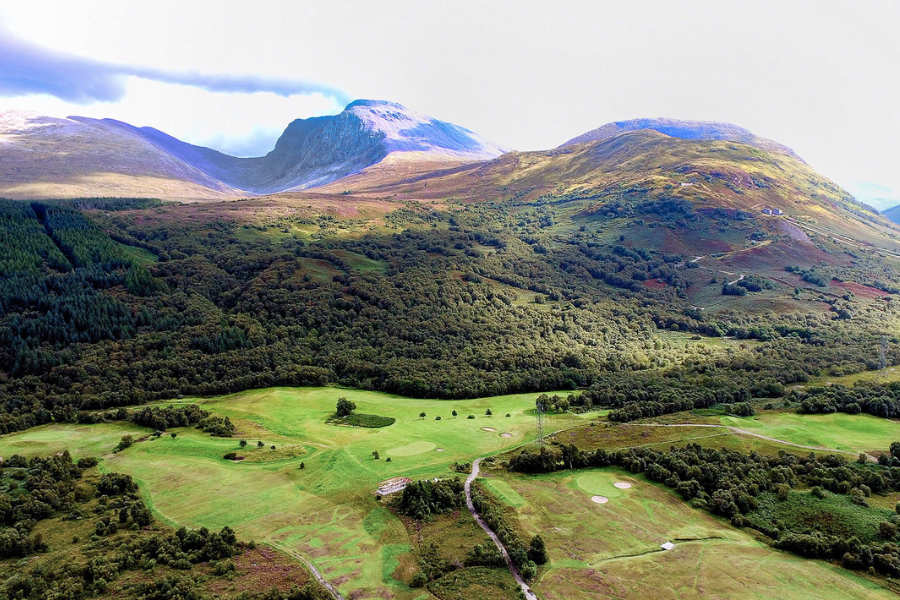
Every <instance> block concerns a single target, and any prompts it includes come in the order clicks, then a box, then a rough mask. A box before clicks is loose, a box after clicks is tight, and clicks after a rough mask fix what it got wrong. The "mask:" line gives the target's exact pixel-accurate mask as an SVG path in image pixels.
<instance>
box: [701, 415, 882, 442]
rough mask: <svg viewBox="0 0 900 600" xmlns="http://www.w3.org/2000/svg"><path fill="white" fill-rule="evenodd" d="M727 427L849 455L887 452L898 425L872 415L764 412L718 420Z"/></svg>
mask: <svg viewBox="0 0 900 600" xmlns="http://www.w3.org/2000/svg"><path fill="white" fill-rule="evenodd" d="M719 422H720V423H721V424H722V425H730V426H733V427H739V428H741V429H746V430H747V431H752V432H754V433H758V434H761V435H765V436H769V437H772V438H776V439H780V440H786V441H789V442H792V443H794V444H802V445H804V446H819V447H823V448H834V449H836V450H845V451H851V452H863V451H871V450H887V448H888V446H890V444H891V442H895V441H897V439H898V437H900V423H898V422H897V421H894V420H891V419H883V418H881V417H874V416H872V415H864V414H861V415H848V414H844V413H834V414H829V415H801V414H798V413H794V412H776V411H766V412H763V413H761V414H759V415H756V416H754V417H728V416H725V417H721V418H720V420H719Z"/></svg>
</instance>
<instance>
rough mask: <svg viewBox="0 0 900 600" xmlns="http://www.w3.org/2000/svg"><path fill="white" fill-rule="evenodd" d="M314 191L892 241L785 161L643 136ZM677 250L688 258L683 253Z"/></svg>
mask: <svg viewBox="0 0 900 600" xmlns="http://www.w3.org/2000/svg"><path fill="white" fill-rule="evenodd" d="M319 191H322V192H332V193H337V192H338V191H344V192H348V191H349V193H351V194H353V195H354V196H362V197H368V198H376V197H389V198H392V199H396V200H403V199H406V200H416V199H421V200H442V199H446V198H453V199H458V200H464V201H468V202H478V201H482V200H489V201H503V202H512V203H516V204H519V203H546V202H557V203H558V202H572V201H578V202H580V203H581V204H583V205H584V208H583V209H582V210H583V211H584V213H585V214H593V213H596V214H601V213H608V214H623V215H624V214H634V211H635V210H643V209H640V207H641V206H649V205H650V204H651V203H667V204H669V205H675V204H678V203H682V202H683V203H685V206H686V207H690V210H694V211H696V210H715V209H722V210H727V211H730V212H731V213H732V214H740V215H741V218H752V219H757V220H759V222H760V223H761V226H762V227H765V228H771V229H772V230H773V231H776V230H781V231H782V232H783V231H784V230H785V227H802V228H804V229H808V230H812V229H815V230H817V231H818V232H819V234H821V235H838V236H845V237H847V238H850V239H852V240H853V241H854V243H863V244H871V243H877V244H879V245H882V246H883V247H887V248H891V249H897V248H898V239H900V238H898V230H897V228H896V227H893V226H892V225H891V224H890V223H889V222H887V221H886V220H885V219H884V218H882V217H881V216H880V215H879V214H878V213H877V211H875V210H874V209H872V208H870V207H868V206H866V205H864V204H861V203H859V202H857V201H856V200H854V198H853V197H852V196H851V195H850V194H849V193H848V192H846V191H845V190H843V189H841V188H840V187H839V186H837V185H836V184H835V183H834V182H832V181H830V180H829V179H827V178H826V177H823V176H822V175H820V174H818V173H816V172H815V171H814V170H813V169H812V168H810V167H809V165H807V164H806V163H805V162H803V161H802V160H800V159H799V158H796V157H794V156H793V155H791V154H786V153H783V152H779V151H772V152H769V151H766V150H763V149H761V148H758V147H756V146H754V145H749V144H744V143H739V142H732V141H723V140H704V139H679V138H675V137H671V136H668V135H666V134H663V133H660V132H657V131H654V130H647V129H643V130H636V131H629V132H625V133H620V134H618V135H615V136H613V137H608V138H604V139H602V140H600V141H596V142H586V143H582V144H572V145H567V146H563V147H560V148H557V149H555V150H549V151H542V152H511V153H508V154H505V155H503V156H501V157H499V158H497V159H495V160H492V161H488V162H482V163H473V164H468V165H460V166H457V167H454V168H444V169H437V170H434V171H430V172H425V171H423V172H418V173H416V172H409V171H401V170H396V169H395V170H391V169H390V168H389V165H388V164H382V165H377V166H375V167H370V168H368V169H365V170H364V171H361V172H360V173H357V174H355V175H352V176H350V177H347V178H344V179H342V180H341V181H340V182H336V183H334V184H331V185H326V186H323V187H322V188H320V190H319ZM736 211H737V212H736ZM770 217H781V218H780V219H774V220H773V219H770ZM776 221H778V222H779V223H778V224H777V225H776ZM788 221H790V222H796V223H798V225H790V226H788V225H787V224H786V222H788ZM711 234H712V235H713V236H715V232H711ZM795 241H796V240H795ZM676 245H677V246H679V247H683V249H684V250H685V251H686V252H688V251H690V244H689V243H688V244H681V243H679V244H676Z"/></svg>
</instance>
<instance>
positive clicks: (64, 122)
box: [0, 100, 503, 197]
mask: <svg viewBox="0 0 900 600" xmlns="http://www.w3.org/2000/svg"><path fill="white" fill-rule="evenodd" d="M0 125H2V127H0V136H2V137H0V139H4V140H6V141H5V142H4V143H3V144H2V145H0V160H2V161H3V162H4V163H6V165H7V169H6V170H5V171H4V172H2V173H0V174H2V175H3V178H2V180H0V181H2V184H0V194H5V195H10V196H27V195H29V194H32V195H33V194H38V195H44V196H46V195H49V196H60V195H61V196H65V195H96V194H97V193H99V191H103V189H104V188H102V187H101V190H99V191H95V192H93V193H88V191H86V190H85V189H84V188H83V187H82V186H79V185H77V184H78V182H79V181H83V180H86V181H90V182H96V181H97V180H98V176H99V174H104V177H107V178H109V177H114V178H115V180H116V182H117V187H115V189H116V190H119V189H120V188H121V191H119V192H118V193H119V195H146V192H148V187H147V186H146V185H144V184H143V183H142V178H147V177H150V178H156V179H160V180H163V181H166V182H168V183H169V185H170V187H172V189H173V192H174V193H172V194H169V193H159V194H154V195H160V196H162V197H173V196H174V197H180V196H181V195H182V194H185V195H187V197H193V196H191V195H189V194H188V192H189V191H190V192H192V193H193V194H194V195H196V196H199V197H207V196H210V195H212V196H213V197H215V196H219V195H226V196H227V195H231V196H236V195H239V194H243V193H250V194H270V193H275V192H280V191H284V190H289V189H305V188H309V187H314V186H317V185H321V184H323V183H327V182H330V181H334V180H336V179H339V178H341V177H344V176H346V175H349V174H351V173H354V172H357V171H359V170H361V169H363V168H365V167H367V166H369V165H372V164H375V163H378V162H379V161H381V160H383V159H384V158H385V157H387V156H401V157H404V158H406V159H412V160H425V161H429V162H434V161H437V162H448V161H449V162H461V161H462V162H465V161H469V162H470V161H474V160H484V159H489V158H494V157H496V156H499V155H500V154H501V153H502V152H503V151H502V149H501V148H499V147H498V146H496V145H494V144H491V143H490V142H488V141H486V140H484V139H483V138H481V137H480V136H478V135H477V134H475V133H473V132H472V131H469V130H468V129H465V128H463V127H460V126H458V125H454V124H452V123H447V122H445V121H440V120H438V119H434V118H432V117H428V116H426V115H422V114H420V113H416V112H414V111H411V110H409V109H406V108H405V107H403V106H402V105H400V104H396V103H392V102H384V101H377V100H357V101H355V102H352V103H350V104H349V105H348V106H347V107H346V108H345V109H344V111H342V112H341V113H339V114H337V115H333V116H324V117H313V118H309V119H297V120H295V121H293V122H292V123H290V124H289V125H288V126H287V128H286V129H285V130H284V132H283V133H282V135H281V137H280V138H279V139H278V141H277V142H276V144H275V148H274V149H273V150H272V151H271V152H269V153H268V154H267V155H265V156H262V157H257V158H237V157H234V156H229V155H227V154H223V153H221V152H218V151H216V150H212V149H210V148H205V147H202V146H195V145H192V144H188V143H186V142H183V141H181V140H179V139H177V138H175V137H172V136H170V135H168V134H166V133H164V132H162V131H159V130H158V129H154V128H152V127H135V126H133V125H130V124H128V123H123V122H121V121H115V120H112V119H90V118H86V117H69V118H68V119H49V118H45V117H34V116H22V115H18V116H17V115H15V114H13V113H8V114H7V115H6V116H5V117H4V119H3V121H0ZM37 159H40V160H37ZM48 165H49V166H48ZM129 177H131V178H134V180H133V184H134V185H133V186H132V187H131V188H129V186H128V178H129ZM195 188H199V189H195ZM203 188H205V190H204V189H203ZM149 191H151V192H156V191H161V192H164V191H165V189H164V186H158V187H157V188H149ZM42 192H43V193H42ZM67 192H72V193H67Z"/></svg>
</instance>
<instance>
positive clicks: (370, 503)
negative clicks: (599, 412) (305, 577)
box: [0, 387, 596, 600]
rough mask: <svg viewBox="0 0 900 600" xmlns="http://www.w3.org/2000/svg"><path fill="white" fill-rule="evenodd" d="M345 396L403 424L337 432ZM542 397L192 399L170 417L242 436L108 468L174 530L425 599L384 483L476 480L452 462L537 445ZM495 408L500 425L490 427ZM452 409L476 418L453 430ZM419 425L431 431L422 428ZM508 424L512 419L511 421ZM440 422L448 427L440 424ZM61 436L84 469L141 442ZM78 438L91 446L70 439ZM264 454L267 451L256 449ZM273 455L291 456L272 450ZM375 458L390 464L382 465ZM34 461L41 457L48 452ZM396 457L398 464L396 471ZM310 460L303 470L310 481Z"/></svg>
mask: <svg viewBox="0 0 900 600" xmlns="http://www.w3.org/2000/svg"><path fill="white" fill-rule="evenodd" d="M342 396H343V397H346V398H347V399H348V400H351V401H353V402H355V403H356V405H357V410H358V411H359V412H360V413H367V414H377V415H383V416H388V417H394V418H395V419H396V422H395V423H394V424H393V425H391V426H389V427H382V428H376V429H372V428H361V427H347V426H336V425H332V424H329V423H326V420H327V419H328V417H329V416H331V415H332V414H333V413H334V407H335V403H336V402H337V399H338V398H339V397H342ZM537 396H538V394H536V393H531V394H513V395H506V396H495V397H490V398H478V399H472V400H452V401H451V400H422V399H414V398H405V397H401V396H395V395H390V394H382V393H378V392H369V391H360V390H352V389H343V388H333V387H321V388H267V389H261V390H252V391H246V392H241V393H238V394H231V395H228V396H220V397H216V398H208V399H199V398H198V399H184V400H179V401H177V402H175V401H173V402H170V403H169V404H178V403H188V402H195V403H198V404H200V405H202V406H203V407H204V408H205V409H206V410H209V411H210V412H212V413H214V414H217V415H221V416H228V417H229V418H230V419H231V420H232V422H233V423H234V424H235V427H236V430H237V431H236V433H235V436H234V437H233V438H230V439H223V438H213V437H210V436H208V435H206V434H204V433H202V432H200V431H198V430H196V429H192V428H184V429H174V430H173V431H174V432H175V433H177V434H178V435H177V437H176V438H174V439H173V438H172V437H170V436H169V435H165V436H162V437H160V438H159V439H154V438H151V439H148V440H147V441H144V442H140V443H137V444H135V445H134V446H132V447H131V448H128V449H127V450H125V451H124V452H120V453H118V454H115V455H107V456H106V457H105V458H104V460H103V461H102V463H101V469H103V470H105V471H119V472H124V473H129V474H131V475H132V476H133V477H134V478H135V480H136V481H137V482H138V484H139V486H140V490H141V494H142V495H143V496H144V498H145V500H146V501H147V503H148V505H149V506H150V507H151V508H152V509H153V510H154V512H155V514H156V515H157V516H158V517H160V518H162V519H164V520H166V521H168V522H169V523H171V524H173V525H179V526H180V525H187V526H190V527H201V526H205V527H209V528H210V529H218V528H221V527H222V526H224V525H229V526H231V527H233V528H234V529H235V530H236V532H237V533H238V535H239V536H240V537H241V538H243V539H252V540H255V541H257V542H266V543H270V544H273V545H275V546H277V547H279V548H282V549H283V550H285V551H286V552H288V553H290V554H293V555H295V556H297V555H300V556H304V557H306V558H308V559H309V560H311V561H312V562H313V563H314V564H315V565H316V567H317V568H318V569H319V570H320V571H321V572H322V573H323V574H324V575H325V577H326V578H327V579H328V580H330V581H332V582H334V583H335V584H336V585H337V586H338V588H339V589H340V591H341V593H342V594H343V595H344V596H345V597H353V598H358V599H359V600H363V599H367V598H373V599H374V598H384V597H393V598H396V599H398V600H412V599H414V598H418V597H420V596H421V593H422V592H421V590H413V589H410V588H409V587H408V586H407V585H406V584H405V583H404V582H401V581H398V580H396V579H394V577H393V573H394V572H395V569H396V566H397V564H399V563H398V561H399V560H401V557H403V555H404V554H407V553H409V552H410V549H409V537H408V535H407V532H406V529H405V527H404V526H403V524H402V523H401V522H400V520H399V519H397V518H396V517H394V516H393V515H392V514H391V513H390V512H389V511H387V510H386V509H384V508H383V507H382V506H380V505H379V503H378V502H377V501H376V500H375V497H374V490H375V488H376V487H377V485H378V483H379V482H381V481H384V480H385V479H389V478H391V477H396V476H404V477H410V478H412V479H421V478H432V477H450V476H458V477H463V475H461V474H458V473H456V472H454V471H453V470H451V468H450V467H451V465H452V464H453V463H455V462H470V461H471V460H473V459H474V458H477V457H479V456H486V455H490V454H496V453H499V452H502V451H504V450H507V449H509V448H512V447H514V446H516V445H518V444H521V443H522V442H523V441H525V440H529V439H533V438H534V436H535V435H536V422H535V417H534V414H533V412H534V402H535V399H536V398H537ZM487 409H491V411H492V412H493V413H494V416H487V415H485V412H486V411H487ZM453 410H456V411H457V413H458V414H460V415H468V414H473V415H476V417H475V418H474V419H468V418H463V417H457V418H453V416H452V411H453ZM420 412H425V413H426V415H427V416H426V418H424V419H423V418H420V417H419V413H420ZM506 413H509V414H510V416H509V417H508V418H507V417H505V416H501V415H505V414H506ZM439 415H440V416H441V417H442V419H441V420H439V421H437V420H435V419H434V417H436V416H439ZM595 416H596V414H587V415H572V414H564V415H547V416H546V417H545V419H546V420H545V429H546V430H548V431H553V430H558V429H563V428H567V427H572V426H574V425H577V424H579V423H583V422H585V421H586V420H587V419H590V418H591V417H595ZM54 427H55V428H56V429H55V430H53V432H52V435H51V434H49V433H48V436H47V437H48V439H55V440H57V442H58V441H59V440H62V441H63V442H64V443H63V446H68V447H69V448H70V450H72V451H73V452H74V453H76V454H77V455H79V456H81V455H84V454H85V453H91V454H97V455H104V454H107V453H108V452H109V450H111V449H112V447H114V446H115V443H116V442H117V441H118V439H119V437H121V435H122V434H123V432H124V431H125V430H127V429H129V428H127V427H123V426H120V425H114V426H106V425H103V426H80V425H56V426H54ZM85 427H86V428H87V429H84V428H85ZM94 427H97V429H92V428H94ZM481 427H494V428H496V429H499V430H501V431H508V432H511V433H513V434H514V435H515V437H514V438H503V437H500V436H499V435H488V434H486V433H485V432H484V431H482V430H481ZM501 428H502V429H501ZM132 429H133V428H132ZM33 431H35V430H31V431H26V432H20V433H16V434H10V435H6V436H0V456H7V455H8V454H12V453H13V452H15V451H16V450H18V449H21V448H23V442H24V441H26V440H28V439H31V438H33V436H34V434H33V433H32V432H33ZM69 432H78V435H76V436H75V437H67V436H69ZM91 432H97V433H96V435H95V434H92V433H91ZM241 439H245V440H247V442H248V445H247V448H245V449H243V450H241V449H240V447H239V446H238V442H239V441H240V440H241ZM258 441H261V442H263V448H260V449H257V448H256V445H257V442H258ZM271 445H275V446H276V448H277V449H278V450H276V451H271V450H270V446H271ZM46 447H47V446H43V447H41V448H46ZM294 447H302V448H303V449H305V453H304V454H303V455H302V456H297V457H281V456H280V453H281V449H282V448H284V449H288V448H294ZM438 448H442V449H443V450H444V451H443V452H438V451H437V449H438ZM85 449H91V450H92V451H91V452H85ZM375 450H377V451H378V452H379V454H380V455H381V460H374V459H373V457H372V452H373V451H375ZM232 451H237V452H239V453H240V454H242V455H250V454H256V453H260V455H259V457H256V456H254V458H255V459H261V462H251V461H250V460H244V461H240V462H233V461H226V460H224V459H223V458H222V456H223V455H224V454H225V453H227V452H232ZM32 453H35V454H36V453H40V451H39V450H37V448H35V451H34V452H32ZM268 457H271V459H269V458H268ZM387 457H390V458H391V462H387V461H386V460H384V459H385V458H387ZM301 460H302V461H303V462H304V464H305V468H304V469H302V470H301V469H299V468H298V466H299V463H300V461H301ZM409 558H410V557H408V556H407V557H406V558H405V560H408V559H409Z"/></svg>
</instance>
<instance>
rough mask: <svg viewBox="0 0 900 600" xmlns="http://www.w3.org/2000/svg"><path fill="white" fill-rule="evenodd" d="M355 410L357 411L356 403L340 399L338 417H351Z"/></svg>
mask: <svg viewBox="0 0 900 600" xmlns="http://www.w3.org/2000/svg"><path fill="white" fill-rule="evenodd" d="M354 410H356V403H354V402H351V401H350V400H347V399H346V398H338V401H337V416H339V417H346V416H348V415H350V414H351V413H352V412H353V411H354Z"/></svg>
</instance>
